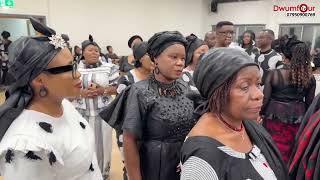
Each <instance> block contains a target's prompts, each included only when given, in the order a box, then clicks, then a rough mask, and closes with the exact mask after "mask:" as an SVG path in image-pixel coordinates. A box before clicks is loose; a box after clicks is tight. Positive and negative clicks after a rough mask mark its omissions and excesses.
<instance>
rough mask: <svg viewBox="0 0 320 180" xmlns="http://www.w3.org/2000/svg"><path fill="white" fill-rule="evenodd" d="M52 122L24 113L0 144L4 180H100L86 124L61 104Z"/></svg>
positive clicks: (40, 115) (65, 103) (67, 104)
mask: <svg viewBox="0 0 320 180" xmlns="http://www.w3.org/2000/svg"><path fill="white" fill-rule="evenodd" d="M62 105H63V109H64V111H63V115H62V116H61V117H59V118H55V117H52V116H49V115H46V114H43V113H40V112H37V111H33V110H24V111H23V112H22V113H21V114H20V115H19V116H18V117H17V118H16V119H15V121H14V122H13V123H12V124H11V126H10V127H9V129H8V131H7V132H6V134H5V136H4V137H3V139H2V140H1V142H0V173H1V175H2V176H3V177H4V179H5V180H20V179H28V180H102V175H101V172H100V170H99V167H98V165H97V158H96V154H95V151H94V147H95V142H94V134H93V131H92V129H91V128H90V126H89V125H88V122H87V121H86V120H85V119H84V118H83V117H82V116H81V115H80V114H79V113H78V112H77V111H76V110H75V108H74V107H73V105H72V104H71V103H70V102H69V101H67V100H63V102H62Z"/></svg>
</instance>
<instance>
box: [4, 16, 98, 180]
mask: <svg viewBox="0 0 320 180" xmlns="http://www.w3.org/2000/svg"><path fill="white" fill-rule="evenodd" d="M31 23H32V25H33V27H34V28H35V30H36V31H38V32H40V33H41V34H42V35H40V36H33V37H21V38H20V39H18V40H17V41H15V42H13V43H12V45H11V46H10V49H9V52H10V53H9V72H8V73H10V74H11V75H12V77H13V80H12V82H11V83H10V84H9V87H8V89H7V92H6V98H7V99H6V101H5V102H4V104H3V105H2V106H1V107H0V139H1V142H0V158H1V161H0V173H1V175H3V176H4V178H5V179H8V180H10V179H34V180H40V179H46V180H53V179H64V180H71V179H73V180H74V179H76V180H88V179H89V180H96V179H99V180H102V176H101V173H100V172H99V171H98V169H99V167H98V165H97V159H96V155H95V149H94V143H93V142H94V134H93V132H92V129H91V128H90V127H89V124H88V123H87V122H86V120H85V119H83V118H82V116H81V115H80V114H79V113H78V112H77V111H76V110H75V109H74V107H73V105H72V104H71V103H70V102H69V101H67V100H65V99H64V98H72V97H75V96H78V95H79V93H80V89H81V86H82V85H81V81H80V79H79V78H80V73H79V72H78V71H77V66H76V64H75V63H73V57H72V55H71V53H70V51H69V50H68V49H67V48H66V47H65V42H64V40H63V39H62V38H61V36H58V35H56V33H55V31H54V30H52V29H50V28H48V27H47V26H45V25H42V24H40V23H39V22H38V21H37V20H35V19H33V18H31ZM94 169H96V170H94Z"/></svg>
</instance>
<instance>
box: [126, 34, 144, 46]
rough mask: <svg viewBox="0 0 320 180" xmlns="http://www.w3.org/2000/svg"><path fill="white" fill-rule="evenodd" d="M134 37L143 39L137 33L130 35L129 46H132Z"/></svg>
mask: <svg viewBox="0 0 320 180" xmlns="http://www.w3.org/2000/svg"><path fill="white" fill-rule="evenodd" d="M135 39H140V40H141V41H143V39H142V37H141V36H139V35H134V36H132V37H131V38H130V39H129V40H128V46H129V48H132V43H133V41H134V40H135Z"/></svg>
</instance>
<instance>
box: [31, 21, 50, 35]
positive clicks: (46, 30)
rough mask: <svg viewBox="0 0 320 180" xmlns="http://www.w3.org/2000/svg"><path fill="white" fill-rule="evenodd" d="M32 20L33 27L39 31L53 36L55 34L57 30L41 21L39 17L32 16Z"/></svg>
mask: <svg viewBox="0 0 320 180" xmlns="http://www.w3.org/2000/svg"><path fill="white" fill-rule="evenodd" d="M30 22H31V24H32V27H33V28H34V29H35V30H36V31H37V32H39V33H41V34H42V35H44V36H48V37H49V36H51V35H53V34H56V31H55V30H53V29H51V28H49V27H48V26H46V25H44V24H42V23H40V22H39V21H38V20H37V19H35V18H30Z"/></svg>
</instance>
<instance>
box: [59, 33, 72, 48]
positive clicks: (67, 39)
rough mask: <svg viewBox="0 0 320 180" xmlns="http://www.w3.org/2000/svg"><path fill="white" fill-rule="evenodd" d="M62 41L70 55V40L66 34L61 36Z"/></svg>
mask: <svg viewBox="0 0 320 180" xmlns="http://www.w3.org/2000/svg"><path fill="white" fill-rule="evenodd" d="M61 37H62V39H63V40H64V41H65V42H66V45H67V48H68V49H69V51H70V52H71V53H72V47H71V46H70V43H69V41H70V38H69V36H68V34H61Z"/></svg>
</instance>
